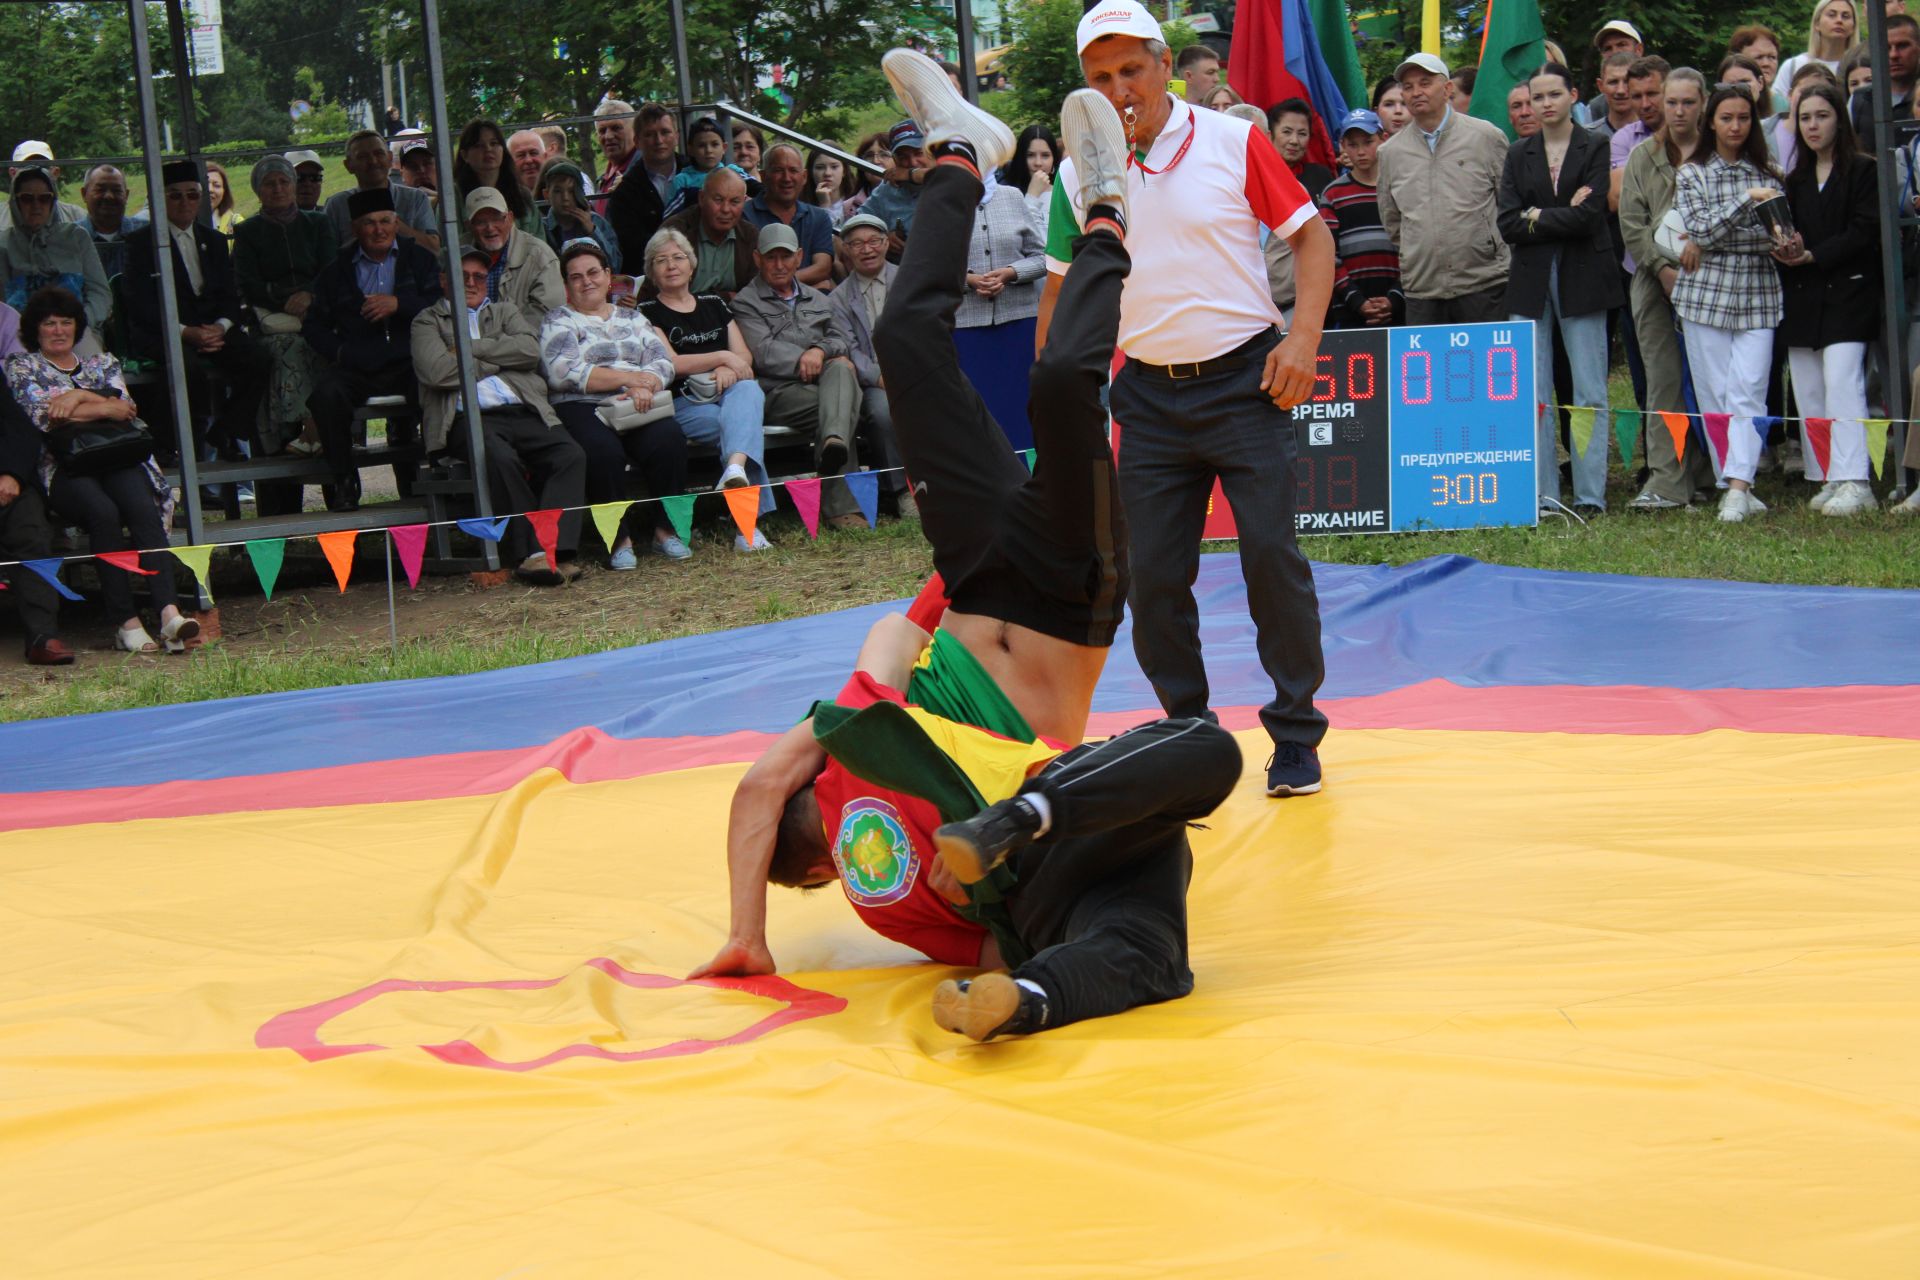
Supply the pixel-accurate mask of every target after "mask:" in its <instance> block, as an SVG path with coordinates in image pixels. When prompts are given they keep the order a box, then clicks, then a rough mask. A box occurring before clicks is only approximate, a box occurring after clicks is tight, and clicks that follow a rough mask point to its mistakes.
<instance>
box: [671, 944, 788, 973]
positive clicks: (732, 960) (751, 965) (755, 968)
mask: <svg viewBox="0 0 1920 1280" xmlns="http://www.w3.org/2000/svg"><path fill="white" fill-rule="evenodd" d="M772 972H773V952H771V951H769V950H767V944H766V943H765V942H764V941H758V942H755V941H746V940H743V939H740V938H728V939H727V944H726V945H725V946H724V947H721V948H720V950H719V952H718V954H716V955H715V956H714V957H713V959H711V960H709V961H707V962H706V963H705V964H703V965H701V966H700V967H699V968H698V969H695V970H694V971H693V972H692V973H690V974H688V975H687V977H688V978H689V979H693V978H750V977H752V976H754V975H755V974H761V973H772Z"/></svg>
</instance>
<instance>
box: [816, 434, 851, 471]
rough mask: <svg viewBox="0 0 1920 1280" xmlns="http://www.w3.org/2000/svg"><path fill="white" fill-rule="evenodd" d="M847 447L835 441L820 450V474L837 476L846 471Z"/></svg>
mask: <svg viewBox="0 0 1920 1280" xmlns="http://www.w3.org/2000/svg"><path fill="white" fill-rule="evenodd" d="M846 466H847V446H846V445H844V444H842V443H840V442H839V441H837V440H836V441H835V442H834V443H832V444H830V445H827V446H825V447H824V448H822V449H821V450H820V474H821V475H823V476H837V475H839V474H840V473H841V472H842V471H844V470H846Z"/></svg>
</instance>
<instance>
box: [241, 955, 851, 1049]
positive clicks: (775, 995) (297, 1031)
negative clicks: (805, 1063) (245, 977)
mask: <svg viewBox="0 0 1920 1280" xmlns="http://www.w3.org/2000/svg"><path fill="white" fill-rule="evenodd" d="M586 967H587V968H589V969H598V970H599V971H600V972H601V973H604V974H606V975H607V976H608V977H609V978H612V979H613V980H614V981H616V982H619V983H623V984H625V985H626V986H629V987H638V988H640V989H642V990H650V991H652V990H661V989H664V988H669V987H712V988H715V989H716V990H720V991H740V992H744V993H745V994H747V995H751V996H759V997H760V998H761V999H764V1000H776V1001H779V1002H780V1003H781V1005H782V1006H784V1007H782V1008H780V1009H777V1010H775V1011H774V1012H772V1013H770V1014H768V1015H767V1016H766V1017H764V1018H762V1019H760V1021H758V1022H756V1023H754V1024H753V1025H752V1026H750V1027H748V1028H746V1029H745V1030H744V1031H737V1032H735V1033H734V1034H733V1035H730V1036H726V1037H724V1038H722V1039H719V1040H700V1039H693V1040H676V1041H674V1042H673V1043H672V1044H663V1045H658V1046H656V1047H654V1048H652V1049H639V1050H635V1051H633V1052H631V1053H619V1052H616V1051H614V1050H612V1049H603V1048H601V1047H600V1046H599V1045H595V1044H570V1045H567V1046H566V1047H565V1048H562V1049H556V1050H554V1051H553V1052H552V1053H549V1054H547V1055H545V1056H544V1057H539V1058H533V1059H530V1060H528V1061H526V1062H502V1061H501V1060H500V1059H498V1058H496V1057H494V1056H492V1055H491V1054H489V1053H486V1052H485V1051H484V1050H482V1049H481V1048H480V1047H479V1046H478V1045H475V1044H474V1043H473V1042H472V1041H470V1040H453V1041H449V1042H448V1043H446V1044H423V1045H420V1046H419V1047H420V1048H422V1049H425V1050H426V1051H427V1052H428V1053H430V1054H432V1055H433V1056H434V1057H436V1058H438V1059H440V1060H441V1061H442V1062H451V1063H453V1064H455V1065H457V1066H462V1067H491V1068H493V1069H494V1070H496V1071H536V1070H538V1069H539V1068H541V1067H545V1066H550V1065H552V1064H553V1063H556V1062H561V1061H564V1060H566V1059H568V1058H604V1059H606V1060H608V1061H609V1062H645V1061H648V1060H649V1059H652V1058H684V1057H687V1056H689V1055H691V1054H696V1053H705V1052H707V1051H708V1050H709V1049H720V1048H724V1047H726V1046H728V1045H736V1044H745V1043H747V1042H748V1041H749V1040H758V1039H759V1038H760V1037H761V1036H764V1035H766V1034H768V1033H769V1032H772V1031H777V1030H778V1029H780V1028H781V1027H784V1026H789V1025H791V1024H793V1023H796V1022H805V1021H806V1020H807V1019H809V1018H822V1017H825V1016H826V1015H827V1014H830V1013H838V1012H840V1011H841V1010H842V1009H844V1008H846V1007H847V1002H846V1000H844V999H843V998H841V997H840V996H836V995H829V994H828V993H826V992H824V991H813V990H810V989H809V988H807V987H797V986H795V985H794V984H793V983H791V982H788V981H787V980H786V979H785V978H780V977H775V976H773V975H767V976H764V977H754V978H669V977H667V976H666V975H665V974H659V973H635V972H633V971H632V970H630V969H624V968H622V967H621V966H620V965H618V964H616V963H615V962H613V961H612V960H609V959H607V958H606V957H604V956H596V957H595V958H594V959H592V960H589V961H587V962H586ZM563 981H565V979H564V978H527V979H516V980H510V981H501V982H413V981H409V980H407V979H405V978H387V979H385V980H384V981H381V982H376V983H374V984H373V985H372V986H370V987H362V988H360V990H358V991H353V992H349V993H348V994H346V995H344V996H335V997H334V998H333V999H331V1000H322V1001H321V1002H320V1003H319V1004H310V1005H307V1006H306V1007H305V1008H303V1009H291V1010H288V1011H287V1012H286V1013H282V1014H278V1015H276V1016H275V1017H273V1018H271V1019H269V1020H268V1021H267V1022H266V1023H265V1024H264V1025H263V1026H262V1027H261V1028H260V1030H258V1031H256V1032H255V1033H254V1036H253V1043H254V1044H255V1045H256V1046H257V1047H259V1048H262V1049H291V1050H293V1051H294V1052H295V1053H297V1054H299V1055H300V1056H301V1057H303V1058H305V1059H306V1060H307V1061H308V1062H325V1061H326V1060H327V1059H329V1058H342V1057H345V1056H347V1055H348V1054H351V1053H372V1052H374V1051H375V1050H379V1049H389V1048H392V1047H393V1046H391V1045H384V1044H323V1043H321V1040H320V1029H321V1028H322V1027H324V1026H326V1024H327V1023H329V1022H331V1021H333V1020H334V1019H335V1018H337V1017H339V1016H340V1015H341V1014H343V1013H346V1012H347V1011H349V1010H351V1009H357V1008H359V1007H360V1006H361V1005H363V1004H366V1003H367V1002H368V1001H370V1000H377V999H379V998H380V997H381V996H384V995H388V994H390V993H392V992H395V991H475V990H493V991H540V990H544V989H545V988H547V987H551V986H554V985H556V984H557V983H560V982H563Z"/></svg>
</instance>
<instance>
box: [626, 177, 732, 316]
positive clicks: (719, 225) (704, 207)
mask: <svg viewBox="0 0 1920 1280" xmlns="http://www.w3.org/2000/svg"><path fill="white" fill-rule="evenodd" d="M746 207H747V180H746V179H745V178H743V177H741V176H740V175H739V174H737V173H735V172H734V171H733V170H731V169H725V168H722V169H715V170H714V171H713V172H712V173H710V174H708V175H707V180H706V182H705V184H704V185H702V186H701V188H700V199H699V201H698V202H697V203H696V204H695V205H694V207H693V208H691V209H682V210H681V211H680V212H679V213H676V214H674V215H673V216H672V217H671V218H668V219H667V220H666V221H665V222H663V223H661V224H660V226H661V228H662V229H663V230H672V231H678V232H679V233H680V234H681V235H683V236H685V237H686V238H687V243H688V244H690V245H692V246H693V256H694V259H695V261H694V264H693V281H692V283H690V284H689V285H688V286H687V287H688V288H689V289H691V290H692V291H693V292H694V293H696V294H701V293H714V294H718V295H720V296H721V297H723V298H727V299H729V300H731V299H732V297H733V295H734V294H736V293H738V292H740V290H741V289H743V288H745V287H746V285H747V282H748V281H749V280H752V279H753V275H754V270H755V268H754V265H753V250H754V245H755V239H754V237H755V236H756V235H757V234H758V232H757V229H756V228H755V227H753V226H752V225H751V224H749V223H748V222H747V221H746V220H745V218H744V216H743V215H744V213H745V211H746ZM643 291H644V292H646V293H647V294H648V295H651V294H652V291H653V286H652V285H651V284H647V285H645V286H643Z"/></svg>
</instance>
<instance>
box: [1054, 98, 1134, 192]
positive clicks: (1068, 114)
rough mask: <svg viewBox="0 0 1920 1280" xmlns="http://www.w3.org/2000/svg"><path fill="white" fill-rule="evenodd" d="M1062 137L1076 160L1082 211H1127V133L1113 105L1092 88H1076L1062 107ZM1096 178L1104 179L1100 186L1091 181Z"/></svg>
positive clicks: (1068, 151) (1063, 142) (1063, 144)
mask: <svg viewBox="0 0 1920 1280" xmlns="http://www.w3.org/2000/svg"><path fill="white" fill-rule="evenodd" d="M1060 137H1061V145H1062V146H1064V147H1065V148H1066V152H1067V154H1068V155H1069V156H1071V157H1072V158H1073V168H1074V174H1075V176H1076V177H1077V178H1078V179H1079V192H1078V197H1077V198H1078V201H1079V204H1080V208H1081V210H1082V212H1084V211H1085V210H1086V208H1087V206H1089V205H1093V204H1115V205H1118V206H1120V207H1121V208H1122V210H1123V211H1124V209H1125V206H1126V201H1127V134H1126V130H1125V129H1123V128H1122V127H1121V125H1120V117H1119V115H1118V114H1117V113H1116V112H1115V111H1114V109H1113V104H1112V103H1111V102H1108V101H1107V100H1106V99H1105V98H1103V97H1101V96H1100V95H1099V94H1098V93H1096V92H1095V91H1093V90H1092V89H1075V90H1074V91H1073V92H1072V93H1070V94H1068V95H1067V100H1066V102H1065V103H1063V104H1062V105H1061V107H1060ZM1102 152H1105V153H1106V154H1105V155H1104V157H1103V155H1102ZM1094 175H1098V176H1099V177H1100V179H1101V182H1100V184H1099V185H1098V186H1096V185H1095V184H1094V183H1093V182H1090V181H1089V178H1090V177H1092V176H1094Z"/></svg>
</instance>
